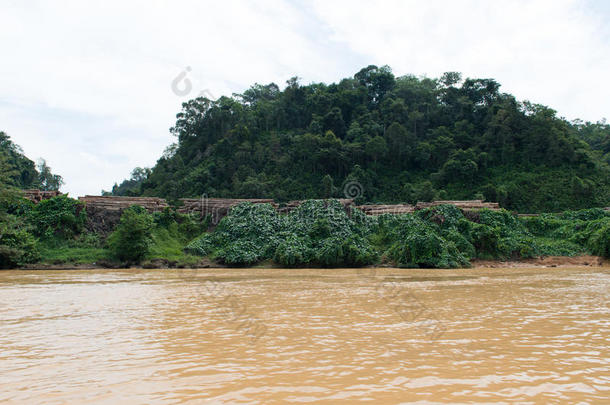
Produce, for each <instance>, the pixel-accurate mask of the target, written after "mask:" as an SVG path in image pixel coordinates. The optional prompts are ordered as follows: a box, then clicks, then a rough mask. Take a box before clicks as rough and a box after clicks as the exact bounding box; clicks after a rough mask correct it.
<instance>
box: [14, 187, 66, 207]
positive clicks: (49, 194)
mask: <svg viewBox="0 0 610 405" xmlns="http://www.w3.org/2000/svg"><path fill="white" fill-rule="evenodd" d="M59 195H63V194H62V193H60V192H59V191H44V190H23V196H24V197H25V198H27V199H28V200H30V201H32V202H34V203H35V204H38V203H39V202H41V201H43V200H48V199H50V198H53V197H57V196H59Z"/></svg>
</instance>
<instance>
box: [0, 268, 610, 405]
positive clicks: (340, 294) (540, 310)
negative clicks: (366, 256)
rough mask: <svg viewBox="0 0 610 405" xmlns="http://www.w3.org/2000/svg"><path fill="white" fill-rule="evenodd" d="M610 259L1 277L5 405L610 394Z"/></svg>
mask: <svg viewBox="0 0 610 405" xmlns="http://www.w3.org/2000/svg"><path fill="white" fill-rule="evenodd" d="M609 301H610V268H584V267H583V268H515V269H465V270H401V269H377V270H374V269H363V270H345V269H343V270H320V269H292V270H285V269H204V270H118V271H117V270H113V271H103V270H89V271H3V272H0V402H2V403H16V404H17V403H18V404H85V403H86V404H122V403H124V404H175V403H180V404H224V403H230V404H246V403H253V404H274V403H288V402H290V403H328V404H342V403H354V402H360V401H367V402H369V403H373V404H385V403H387V404H396V403H418V404H428V403H515V402H517V403H523V404H547V403H570V404H575V403H580V404H608V403H610V307H609Z"/></svg>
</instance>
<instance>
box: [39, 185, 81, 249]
mask: <svg viewBox="0 0 610 405" xmlns="http://www.w3.org/2000/svg"><path fill="white" fill-rule="evenodd" d="M27 217H28V220H29V222H30V224H31V225H32V226H33V229H34V233H35V234H36V235H37V236H40V237H43V238H54V237H59V238H63V239H70V238H73V237H74V236H75V235H77V234H78V233H80V232H81V231H82V230H83V227H84V225H85V220H86V217H85V212H84V206H83V204H82V203H81V202H79V201H77V200H75V199H72V198H69V197H68V196H65V195H61V196H57V197H53V198H50V199H48V200H44V201H41V202H40V203H38V204H36V205H34V206H33V207H32V209H31V210H30V211H29V213H28V215H27Z"/></svg>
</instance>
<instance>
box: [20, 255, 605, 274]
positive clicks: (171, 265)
mask: <svg viewBox="0 0 610 405" xmlns="http://www.w3.org/2000/svg"><path fill="white" fill-rule="evenodd" d="M470 264H471V266H470V267H463V268H462V269H464V270H466V269H469V268H474V269H479V268H522V267H523V268H524V267H528V268H531V267H534V268H535V267H539V268H548V267H610V260H607V259H604V258H603V257H600V256H591V255H582V256H573V257H569V256H545V257H536V258H531V259H519V260H481V259H475V260H472V261H471V263H470ZM281 267H282V266H281V265H280V264H277V263H273V262H266V263H262V264H258V265H256V266H248V267H242V268H244V269H274V268H281ZM124 268H130V269H224V268H228V266H226V265H223V264H222V263H217V262H214V261H212V260H209V259H202V260H201V261H199V262H197V263H195V264H193V265H191V266H184V265H182V264H179V263H178V262H175V261H170V260H166V259H157V260H152V261H149V262H145V263H142V264H140V265H134V266H125V265H124V264H120V263H112V262H101V263H78V264H70V263H63V264H44V263H38V264H33V265H28V266H23V267H21V268H19V269H18V270H97V269H124ZM309 268H315V267H311V266H309ZM319 268H320V269H324V268H323V267H319ZM346 268H349V267H346ZM363 268H364V269H370V268H398V267H395V266H391V265H376V266H366V267H363ZM419 270H430V271H437V270H442V269H433V268H430V269H422V268H420V269H419ZM457 270H460V269H457Z"/></svg>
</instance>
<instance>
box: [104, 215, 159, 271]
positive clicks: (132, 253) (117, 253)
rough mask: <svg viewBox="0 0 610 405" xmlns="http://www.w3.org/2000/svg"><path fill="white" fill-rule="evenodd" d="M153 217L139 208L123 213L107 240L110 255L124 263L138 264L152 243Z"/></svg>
mask: <svg viewBox="0 0 610 405" xmlns="http://www.w3.org/2000/svg"><path fill="white" fill-rule="evenodd" d="M152 231H153V217H152V215H150V214H149V213H148V212H147V211H146V210H145V209H144V208H142V207H140V206H136V205H134V206H131V207H129V208H127V209H126V210H125V211H123V213H122V215H121V220H120V222H119V224H118V225H117V227H116V229H115V230H114V232H112V234H110V236H109V237H108V240H107V245H108V249H109V250H110V252H111V253H112V255H113V256H114V257H115V258H117V259H119V260H121V261H126V262H134V263H139V262H140V261H141V260H142V259H143V258H144V256H146V254H147V253H148V251H149V249H150V245H151V243H152Z"/></svg>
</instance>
